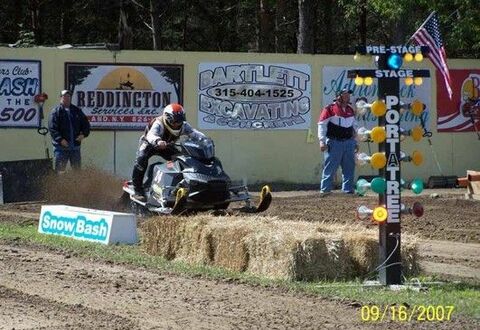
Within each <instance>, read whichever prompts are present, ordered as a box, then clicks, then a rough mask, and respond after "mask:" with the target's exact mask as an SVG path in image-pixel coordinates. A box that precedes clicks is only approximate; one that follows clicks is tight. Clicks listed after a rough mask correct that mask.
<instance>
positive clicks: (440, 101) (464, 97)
mask: <svg viewBox="0 0 480 330" xmlns="http://www.w3.org/2000/svg"><path fill="white" fill-rule="evenodd" d="M450 78H451V80H452V92H453V95H452V99H451V100H450V98H449V97H448V94H447V92H446V90H445V87H444V84H445V82H444V81H443V78H442V76H441V75H440V74H439V72H438V71H437V91H438V92H437V107H438V117H437V128H438V131H439V132H473V131H480V70H450Z"/></svg>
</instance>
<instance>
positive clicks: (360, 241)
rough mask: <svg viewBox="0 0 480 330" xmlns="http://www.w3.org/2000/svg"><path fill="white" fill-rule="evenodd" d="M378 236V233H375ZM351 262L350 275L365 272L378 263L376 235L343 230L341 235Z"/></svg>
mask: <svg viewBox="0 0 480 330" xmlns="http://www.w3.org/2000/svg"><path fill="white" fill-rule="evenodd" d="M377 236H378V234H377ZM342 238H343V241H344V243H345V247H346V249H347V251H348V255H349V256H350V261H351V264H352V276H358V275H362V274H367V273H369V272H371V271H372V270H374V269H375V267H376V266H377V265H378V237H375V236H374V234H373V233H366V232H356V231H355V232H351V231H349V232H344V233H343V235H342Z"/></svg>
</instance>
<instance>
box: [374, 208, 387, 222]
mask: <svg viewBox="0 0 480 330" xmlns="http://www.w3.org/2000/svg"><path fill="white" fill-rule="evenodd" d="M372 218H373V220H375V221H376V222H378V223H383V222H385V220H387V218H388V211H387V209H386V208H384V207H383V206H377V207H376V208H375V209H374V210H373V214H372Z"/></svg>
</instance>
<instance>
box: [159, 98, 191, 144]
mask: <svg viewBox="0 0 480 330" xmlns="http://www.w3.org/2000/svg"><path fill="white" fill-rule="evenodd" d="M185 120H186V118H185V110H184V109H183V107H182V106H181V105H180V104H178V103H172V104H169V105H167V106H166V107H165V108H164V109H163V122H164V123H165V126H166V127H167V129H168V130H169V131H170V133H172V134H173V135H175V136H178V135H180V131H181V129H182V126H183V122H184V121H185Z"/></svg>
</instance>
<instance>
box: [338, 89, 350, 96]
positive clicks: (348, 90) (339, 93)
mask: <svg viewBox="0 0 480 330" xmlns="http://www.w3.org/2000/svg"><path fill="white" fill-rule="evenodd" d="M345 93H348V94H353V91H352V90H351V89H346V88H344V89H341V90H339V91H337V94H335V95H336V96H337V97H339V96H340V95H342V94H345Z"/></svg>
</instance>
